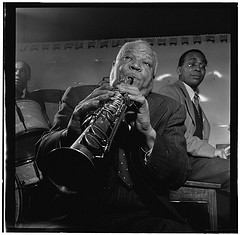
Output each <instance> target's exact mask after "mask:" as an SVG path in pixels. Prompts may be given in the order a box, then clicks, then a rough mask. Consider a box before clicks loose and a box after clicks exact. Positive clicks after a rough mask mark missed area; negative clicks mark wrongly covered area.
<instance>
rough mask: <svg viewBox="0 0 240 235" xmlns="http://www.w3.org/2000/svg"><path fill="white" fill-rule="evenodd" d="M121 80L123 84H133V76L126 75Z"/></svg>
mask: <svg viewBox="0 0 240 235" xmlns="http://www.w3.org/2000/svg"><path fill="white" fill-rule="evenodd" d="M123 82H124V83H125V84H129V85H132V84H133V78H132V77H126V78H125V79H124V81H123Z"/></svg>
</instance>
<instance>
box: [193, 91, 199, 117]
mask: <svg viewBox="0 0 240 235" xmlns="http://www.w3.org/2000/svg"><path fill="white" fill-rule="evenodd" d="M193 103H194V104H195V106H196V108H197V111H198V114H199V112H200V108H199V95H198V94H197V93H196V92H195V94H194V97H193Z"/></svg>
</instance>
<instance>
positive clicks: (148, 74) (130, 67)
mask: <svg viewBox="0 0 240 235" xmlns="http://www.w3.org/2000/svg"><path fill="white" fill-rule="evenodd" d="M154 58H155V57H154V54H153V52H152V50H151V48H150V47H149V46H147V45H146V44H144V43H139V42H134V43H130V44H128V45H127V46H124V47H123V48H122V49H121V50H120V52H119V54H118V56H117V58H116V62H115V64H114V65H113V67H112V70H111V74H110V85H111V86H113V87H115V86H116V85H117V84H120V83H122V82H127V81H129V80H130V81H132V82H131V84H132V85H133V86H136V87H137V88H138V89H139V90H140V91H142V90H146V89H148V88H149V87H150V86H151V85H152V80H153V78H154V69H155V65H156V61H155V59H154ZM127 83H129V82H127Z"/></svg>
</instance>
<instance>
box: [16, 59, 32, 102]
mask: <svg viewBox="0 0 240 235" xmlns="http://www.w3.org/2000/svg"><path fill="white" fill-rule="evenodd" d="M30 78H31V69H30V66H29V64H27V63H26V62H24V61H17V62H16V64H15V97H16V99H21V98H26V97H27V96H28V94H29V92H28V90H27V84H28V82H29V80H30Z"/></svg>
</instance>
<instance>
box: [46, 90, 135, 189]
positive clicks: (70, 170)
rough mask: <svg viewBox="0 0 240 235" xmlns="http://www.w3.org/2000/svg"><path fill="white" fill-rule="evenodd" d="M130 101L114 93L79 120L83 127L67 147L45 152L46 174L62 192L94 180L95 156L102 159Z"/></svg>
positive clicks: (116, 92) (116, 91)
mask: <svg viewBox="0 0 240 235" xmlns="http://www.w3.org/2000/svg"><path fill="white" fill-rule="evenodd" d="M130 105H131V101H130V99H129V97H128V96H127V95H126V94H121V93H120V92H119V91H118V90H115V94H114V96H113V97H111V98H110V99H109V100H108V101H107V102H105V103H104V104H103V105H102V106H101V107H100V108H98V109H97V110H96V111H94V112H93V113H91V114H89V115H87V116H86V117H85V119H84V121H83V123H82V129H83V130H84V131H83V132H82V134H81V135H80V136H79V137H78V139H77V140H76V141H75V142H74V143H73V144H72V146H71V147H70V148H66V147H64V148H57V149H54V150H52V151H51V152H50V153H49V155H48V158H47V159H48V160H47V161H48V162H47V169H46V174H47V176H48V178H49V179H50V181H51V182H52V183H53V184H54V185H55V186H57V188H58V189H59V190H60V191H61V192H64V193H76V192H79V191H81V190H82V189H83V188H84V189H87V188H89V187H91V185H92V184H94V183H95V182H96V177H97V176H96V171H97V169H96V168H97V166H96V164H95V161H96V160H95V159H98V160H97V161H99V159H104V156H105V154H106V153H107V152H108V151H109V149H110V147H111V144H112V141H113V139H114V136H115V134H116V132H117V130H118V127H119V125H120V124H121V122H122V121H123V117H124V114H125V111H126V109H127V107H129V106H130Z"/></svg>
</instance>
